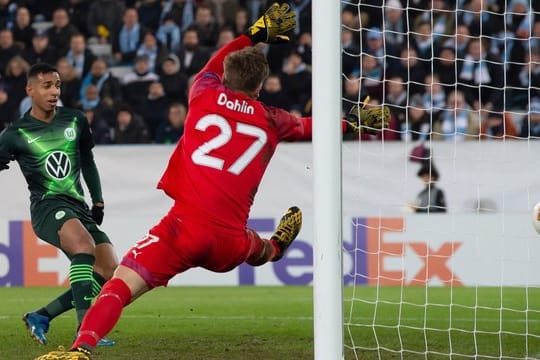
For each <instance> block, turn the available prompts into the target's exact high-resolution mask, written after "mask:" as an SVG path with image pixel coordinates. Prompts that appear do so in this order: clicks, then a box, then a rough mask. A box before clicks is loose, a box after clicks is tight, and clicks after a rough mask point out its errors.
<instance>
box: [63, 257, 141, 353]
mask: <svg viewBox="0 0 540 360" xmlns="http://www.w3.org/2000/svg"><path fill="white" fill-rule="evenodd" d="M148 290H149V287H148V285H147V284H146V282H145V281H144V279H143V278H142V277H141V276H140V275H139V274H138V273H136V272H135V271H134V270H132V269H130V268H128V267H127V266H123V265H120V266H119V267H118V269H117V271H116V274H115V276H114V277H113V278H112V279H111V280H110V281H108V282H107V283H106V284H105V286H104V287H103V289H102V290H101V293H100V295H99V296H98V298H97V300H96V303H95V304H94V305H93V306H92V307H91V308H90V310H88V312H87V313H86V315H85V317H84V319H83V321H82V324H81V327H80V329H79V335H78V336H77V339H76V340H75V342H74V343H73V345H72V346H71V348H72V349H78V348H83V349H86V350H89V351H92V350H93V349H94V348H95V347H96V345H97V343H98V342H99V340H100V339H101V338H103V337H104V336H105V335H107V334H108V333H109V332H110V331H111V330H112V329H113V328H114V326H115V325H116V323H117V322H118V320H119V319H120V316H121V314H122V310H123V308H124V306H126V305H127V304H129V303H130V301H131V300H132V299H135V298H137V297H138V296H140V295H142V294H144V293H145V292H146V291H148Z"/></svg>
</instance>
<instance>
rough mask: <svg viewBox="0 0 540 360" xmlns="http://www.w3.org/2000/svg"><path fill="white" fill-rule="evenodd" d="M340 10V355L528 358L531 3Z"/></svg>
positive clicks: (417, 3) (539, 264)
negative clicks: (378, 116) (362, 123)
mask: <svg viewBox="0 0 540 360" xmlns="http://www.w3.org/2000/svg"><path fill="white" fill-rule="evenodd" d="M341 5H342V70H343V73H342V76H343V77H342V78H343V94H342V106H343V111H344V113H345V112H347V111H348V110H349V109H350V108H351V107H352V106H353V105H355V104H361V103H362V102H364V99H365V98H366V96H369V101H368V102H367V103H366V106H381V104H383V105H385V106H388V107H390V109H391V112H392V119H391V121H390V124H389V127H388V128H387V129H385V130H384V131H383V132H381V133H379V134H378V135H375V136H373V135H367V134H366V133H363V134H362V135H361V136H360V141H345V142H344V144H343V174H344V175H343V206H344V207H343V214H344V218H345V221H344V224H345V226H344V231H343V250H344V256H343V272H344V283H345V288H344V334H345V338H344V344H345V358H346V359H448V358H451V359H467V358H468V359H500V358H504V359H532V358H540V288H539V285H540V235H538V234H536V232H535V231H534V229H533V227H532V224H531V209H532V208H533V206H534V205H535V203H536V202H538V201H540V160H539V158H540V155H539V154H540V145H539V143H540V140H539V137H540V12H539V11H540V2H538V1H532V0H531V1H528V0H503V1H497V0H458V1H457V2H455V1H447V0H430V1H422V0H382V1H361V2H354V1H342V2H341Z"/></svg>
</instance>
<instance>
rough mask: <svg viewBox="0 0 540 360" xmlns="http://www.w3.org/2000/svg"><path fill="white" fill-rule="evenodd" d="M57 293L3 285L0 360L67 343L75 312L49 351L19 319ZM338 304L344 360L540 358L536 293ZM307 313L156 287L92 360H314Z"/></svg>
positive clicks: (386, 294) (261, 296) (264, 291)
mask: <svg viewBox="0 0 540 360" xmlns="http://www.w3.org/2000/svg"><path fill="white" fill-rule="evenodd" d="M62 290H63V289H60V288H0V359H2V360H11V359H13V360H24V359H33V358H34V357H36V356H38V355H41V354H43V353H44V352H47V351H51V350H54V349H56V347H57V346H58V345H65V346H69V345H70V344H71V341H72V339H73V336H74V331H75V316H74V314H73V312H69V313H67V314H64V315H62V316H61V317H59V318H58V319H55V320H54V321H53V322H52V323H51V329H50V331H49V333H48V339H49V344H48V345H47V346H38V345H37V344H35V343H34V342H32V340H31V339H30V337H29V336H28V334H27V332H26V329H25V328H24V325H23V324H22V322H21V315H22V314H23V313H24V312H26V311H28V310H32V309H35V308H37V307H38V306H40V305H42V304H44V303H45V302H46V301H48V300H50V299H52V298H53V296H55V295H57V294H59V293H60V292H61V291H62ZM345 299H346V302H345V304H344V319H345V323H346V327H345V329H344V333H345V338H344V340H345V345H346V348H345V358H346V359H355V360H356V359H449V358H451V359H498V358H527V357H528V358H529V359H532V358H536V356H537V355H539V354H540V289H538V288H529V289H523V288H503V289H500V288H479V289H474V288H454V289H446V288H422V287H415V288H403V289H401V288H398V287H387V288H376V287H357V288H356V289H352V288H346V289H345ZM351 299H354V301H351ZM376 300H377V301H376ZM424 304H428V305H427V306H425V305H424ZM450 304H452V305H450ZM312 309H313V300H312V288H311V287H174V288H167V289H164V288H160V289H156V290H154V291H152V292H150V293H149V294H146V295H144V296H143V297H142V298H140V299H139V300H137V301H136V302H135V303H134V304H132V305H130V306H129V307H128V308H126V310H125V311H124V315H123V317H122V319H121V320H120V322H119V324H118V325H117V327H116V328H115V329H114V330H113V331H112V333H111V334H110V335H109V337H110V338H111V339H114V340H116V341H117V344H116V345H115V346H113V347H110V348H98V351H97V352H96V354H95V359H96V360H102V359H111V360H117V359H118V360H122V359H129V360H134V359H145V360H154V359H170V360H173V359H174V360H182V359H186V360H187V359H189V360H196V359H201V360H202V359H204V360H212V359H220V360H224V359H232V360H235V359H238V360H240V359H242V360H244V359H256V360H274V359H276V360H277V359H279V360H289V359H294V360H299V359H313V316H312V311H313V310H312ZM475 330H476V332H474V331H475ZM526 334H528V335H526ZM353 343H354V346H357V347H362V349H360V348H357V349H356V351H353V350H352V347H353ZM401 348H403V349H405V351H404V352H400V349H401ZM370 349H371V350H370ZM450 349H451V353H452V356H451V357H450V356H449V355H448V354H449V353H450ZM426 351H428V352H426Z"/></svg>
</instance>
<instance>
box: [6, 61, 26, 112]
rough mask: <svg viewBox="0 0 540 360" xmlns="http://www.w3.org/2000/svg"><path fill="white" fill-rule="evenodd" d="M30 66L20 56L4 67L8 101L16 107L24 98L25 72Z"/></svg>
mask: <svg viewBox="0 0 540 360" xmlns="http://www.w3.org/2000/svg"><path fill="white" fill-rule="evenodd" d="M29 69H30V65H29V64H28V63H27V62H26V61H25V60H24V59H23V58H22V56H20V55H16V56H14V57H12V58H11V59H10V60H9V62H8V63H7V66H6V78H5V84H6V90H7V91H8V93H9V99H10V101H12V102H13V103H14V104H16V106H18V105H19V104H20V102H21V100H22V99H24V97H25V96H26V72H27V71H28V70H29Z"/></svg>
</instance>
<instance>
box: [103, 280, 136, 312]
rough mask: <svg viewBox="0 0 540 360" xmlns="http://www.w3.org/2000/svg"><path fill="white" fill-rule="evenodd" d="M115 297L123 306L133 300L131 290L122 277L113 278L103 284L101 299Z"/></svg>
mask: <svg viewBox="0 0 540 360" xmlns="http://www.w3.org/2000/svg"><path fill="white" fill-rule="evenodd" d="M104 298H113V299H117V300H118V301H119V302H120V304H121V305H122V306H125V305H127V304H129V302H130V301H131V290H130V289H129V287H128V286H127V284H126V283H125V282H124V280H122V279H120V278H113V279H111V280H109V281H107V283H105V285H104V286H103V289H102V290H101V293H100V294H99V299H104Z"/></svg>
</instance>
